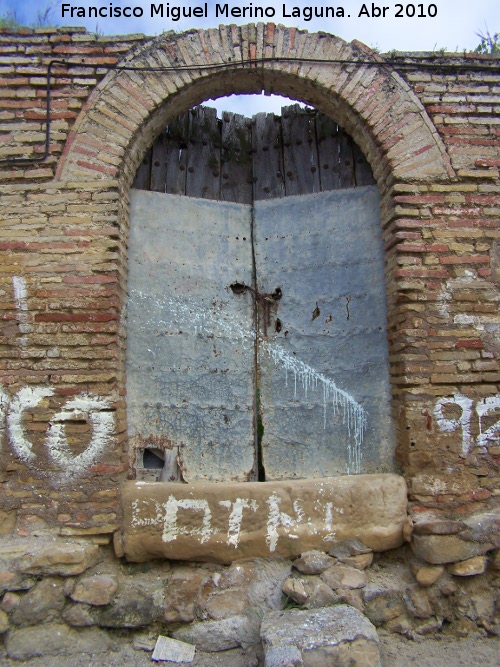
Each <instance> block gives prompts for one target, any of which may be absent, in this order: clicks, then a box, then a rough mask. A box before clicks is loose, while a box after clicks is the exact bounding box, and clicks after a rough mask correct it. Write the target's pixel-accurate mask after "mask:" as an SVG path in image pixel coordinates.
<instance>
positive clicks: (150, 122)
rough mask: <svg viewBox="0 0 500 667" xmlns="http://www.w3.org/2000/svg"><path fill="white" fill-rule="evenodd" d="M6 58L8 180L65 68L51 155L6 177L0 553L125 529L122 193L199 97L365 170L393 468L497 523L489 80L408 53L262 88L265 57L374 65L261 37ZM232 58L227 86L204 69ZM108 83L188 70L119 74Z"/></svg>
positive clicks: (83, 46)
mask: <svg viewBox="0 0 500 667" xmlns="http://www.w3.org/2000/svg"><path fill="white" fill-rule="evenodd" d="M0 51H1V53H0V56H1V57H0V83H1V91H2V92H1V94H2V103H1V106H0V132H1V136H2V144H1V147H0V159H2V160H5V159H7V158H11V157H13V158H26V157H28V158H33V157H40V156H43V154H44V143H45V104H46V95H47V90H46V80H45V77H46V72H47V66H48V63H49V62H50V61H51V60H53V59H60V58H61V59H65V60H66V61H69V62H71V63H72V64H71V66H68V65H67V64H66V65H61V64H53V66H52V73H53V77H52V79H51V86H50V91H51V113H50V118H51V128H50V152H49V156H48V157H47V158H46V159H44V160H43V161H40V162H36V163H19V162H18V163H12V162H11V163H9V164H5V163H2V164H1V165H0V193H1V214H2V216H1V226H0V248H1V250H2V261H1V265H0V269H1V273H0V297H1V298H0V310H1V315H0V317H1V320H0V321H1V324H0V329H1V331H0V351H1V357H0V384H1V387H2V390H1V391H2V393H1V394H0V411H1V413H2V414H1V417H2V418H1V421H0V429H3V431H4V433H3V446H2V450H1V473H0V475H1V481H2V486H3V493H2V498H3V501H2V506H3V514H2V515H1V516H2V518H3V519H4V520H3V528H2V530H3V531H4V532H10V531H11V530H13V529H14V530H15V531H16V532H17V533H19V534H30V533H31V532H33V531H34V530H37V529H39V528H43V527H46V526H47V525H48V526H49V527H51V528H52V527H54V526H57V527H58V529H59V530H60V531H61V532H62V533H63V534H96V533H97V534H98V533H102V534H108V533H111V532H113V531H114V530H115V528H116V527H117V525H118V524H119V521H120V510H119V503H118V488H119V484H120V481H121V480H123V479H124V478H125V477H126V475H127V471H128V466H129V460H128V451H127V442H126V419H125V417H126V406H125V396H124V386H125V385H124V364H123V360H124V351H125V331H124V328H123V327H122V326H121V315H122V309H123V306H124V303H125V294H126V266H127V252H126V244H127V225H128V214H127V211H128V208H127V206H128V205H127V193H128V188H129V186H130V183H131V181H132V178H133V176H134V174H135V171H136V168H137V165H138V164H139V163H140V160H141V159H142V156H143V154H144V151H145V150H146V148H147V147H148V145H150V144H151V142H152V139H153V137H154V136H155V134H156V133H157V132H158V130H159V128H160V127H161V125H162V123H164V122H166V121H167V120H168V119H169V118H173V117H174V116H175V115H176V114H178V113H179V112H181V111H184V110H185V109H186V108H189V107H190V106H191V105H193V104H196V103H198V102H200V101H202V100H203V99H206V98H207V97H212V96H216V95H220V94H224V93H229V92H257V91H260V90H262V88H264V89H266V90H267V91H268V92H272V91H275V92H278V93H283V94H288V95H291V96H296V97H299V98H301V99H305V100H307V101H309V102H310V103H312V104H314V105H315V106H317V107H318V108H319V109H320V110H322V111H323V112H325V113H327V114H329V115H330V116H332V117H333V118H334V119H335V120H338V122H339V123H340V124H341V125H342V126H343V127H344V128H345V129H346V130H347V131H348V132H350V133H351V134H352V136H353V137H354V139H355V140H356V141H357V143H358V144H359V146H360V147H361V148H362V150H363V151H364V153H365V154H366V156H367V157H368V159H369V161H370V163H371V165H372V167H373V170H374V174H375V177H376V179H377V182H378V184H379V188H380V190H381V194H382V202H383V203H382V209H381V219H382V224H383V229H384V232H383V233H384V239H385V243H386V248H387V273H386V276H387V278H386V281H387V300H388V309H389V323H388V335H389V340H390V346H391V359H390V361H391V377H392V387H393V406H394V416H395V420H396V424H397V429H398V443H399V444H398V450H397V458H398V461H399V463H400V465H401V467H402V470H403V471H404V472H405V474H406V476H407V479H408V480H409V482H410V493H411V496H410V498H411V499H412V501H413V510H414V512H415V513H418V512H419V511H425V512H428V511H429V509H433V511H440V510H442V511H444V512H446V513H448V514H453V513H459V512H462V513H463V512H466V513H469V512H472V511H476V510H477V509H478V508H479V509H480V508H481V507H485V506H488V505H489V504H491V503H494V501H495V494H496V493H498V486H499V485H498V482H499V473H498V468H499V464H500V447H499V443H498V437H499V435H500V428H498V429H497V428H496V424H497V423H498V420H499V419H500V393H499V384H500V369H499V364H498V354H499V343H498V340H499V337H498V327H500V318H499V314H498V299H499V292H498V281H499V276H500V267H499V261H500V250H499V240H498V237H499V224H498V219H499V212H500V206H499V201H500V185H499V170H498V168H499V166H500V152H499V148H498V147H499V143H500V138H499V132H500V121H499V115H498V104H499V100H500V74H499V68H498V59H494V58H492V57H480V56H474V57H470V56H465V55H450V56H447V57H436V56H432V57H431V56H430V55H429V54H402V55H400V56H398V57H397V58H395V59H393V60H391V65H392V67H387V66H383V65H382V64H381V65H380V66H377V67H374V66H373V65H370V64H366V65H359V66H355V65H352V64H349V63H346V64H331V65H329V66H328V67H325V65H321V64H311V63H304V64H297V63H290V62H282V63H278V62H275V63H274V64H273V63H268V64H266V65H265V66H262V67H259V68H257V67H255V62H254V61H255V59H256V58H260V57H263V56H265V57H270V56H274V57H278V58H280V57H281V58H282V57H285V56H288V57H290V56H293V57H296V58H297V57H307V58H313V57H314V58H319V59H342V58H344V59H347V60H352V59H358V60H365V61H366V60H369V61H373V62H375V61H377V60H380V57H379V56H376V55H375V54H373V53H372V52H370V51H369V50H367V49H366V47H364V46H363V45H361V44H359V43H353V44H351V45H347V44H345V43H344V42H342V41H341V40H339V39H337V38H334V37H332V36H328V35H324V34H316V35H308V34H307V33H306V32H303V31H298V30H296V29H286V28H283V27H282V26H273V25H268V26H262V25H261V24H259V25H258V26H243V27H241V28H239V27H236V26H227V27H221V28H220V29H218V30H208V31H190V32H189V33H185V34H183V35H175V34H172V33H166V34H164V35H161V36H160V37H158V38H155V39H148V38H145V37H143V36H141V35H129V36H122V37H106V38H99V39H96V38H95V36H93V35H92V34H89V33H86V32H84V31H81V30H80V29H70V28H61V29H57V30H35V31H22V32H20V33H15V34H6V33H3V34H1V35H0ZM229 58H231V62H232V63H234V68H233V70H231V69H230V68H229V69H228V70H227V71H225V70H220V71H217V72H211V71H210V70H202V69H201V67H202V66H204V65H206V64H207V63H214V62H218V63H220V62H227V61H228V60H229ZM247 59H248V60H250V61H251V62H250V63H246V64H240V65H238V63H242V62H243V61H246V60H247ZM423 60H424V61H425V62H428V61H429V60H430V61H431V62H433V63H434V64H435V65H439V67H436V68H434V69H430V68H429V67H427V66H422V64H421V63H422V62H423ZM117 62H122V63H127V64H128V65H130V66H134V67H137V66H142V67H146V66H149V67H152V66H154V67H159V66H163V67H164V66H168V67H179V65H182V64H187V65H190V64H195V65H198V66H200V69H199V70H194V71H193V70H191V71H183V72H181V71H180V70H177V71H175V70H174V71H170V72H169V73H168V74H165V73H161V74H159V73H152V72H142V73H138V72H133V71H121V72H116V71H112V70H110V66H113V65H114V64H115V63H117ZM410 63H412V64H413V65H414V67H412V68H411V69H409V68H408V65H409V64H410ZM470 65H474V66H475V68H474V69H466V68H467V67H469V66H470ZM450 66H451V67H450ZM459 66H462V67H464V69H460V67H459Z"/></svg>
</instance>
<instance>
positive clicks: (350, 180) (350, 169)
mask: <svg viewBox="0 0 500 667" xmlns="http://www.w3.org/2000/svg"><path fill="white" fill-rule="evenodd" d="M339 164H340V186H339V187H340V188H353V187H354V186H355V185H356V182H355V180H354V157H353V154H352V139H351V137H350V136H349V135H348V134H347V133H346V132H344V130H343V129H342V128H340V127H339Z"/></svg>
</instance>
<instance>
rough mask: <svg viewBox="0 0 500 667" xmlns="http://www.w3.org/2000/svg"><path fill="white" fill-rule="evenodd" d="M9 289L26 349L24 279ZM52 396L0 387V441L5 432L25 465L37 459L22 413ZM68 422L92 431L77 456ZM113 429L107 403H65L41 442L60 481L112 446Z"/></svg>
mask: <svg viewBox="0 0 500 667" xmlns="http://www.w3.org/2000/svg"><path fill="white" fill-rule="evenodd" d="M12 287H13V292H14V301H15V304H16V310H17V313H16V320H17V322H18V323H19V324H20V327H19V328H20V331H21V333H25V334H26V336H24V337H22V338H20V339H18V342H19V343H20V344H21V345H22V346H25V345H27V343H28V342H29V341H28V336H29V332H30V327H29V324H28V320H29V309H28V291H27V287H26V281H25V279H24V278H22V277H20V276H14V277H13V278H12ZM53 395H54V390H53V389H52V388H50V387H43V386H35V387H33V386H29V387H23V388H22V389H20V390H19V391H18V392H17V393H16V394H14V395H13V396H11V395H10V394H9V393H8V392H7V391H6V390H4V389H2V388H1V387H0V438H1V437H2V436H3V434H4V431H6V432H7V438H8V441H9V443H10V445H11V447H12V449H13V450H14V452H15V453H16V455H17V456H18V458H19V459H20V460H21V461H24V462H25V463H29V464H34V462H35V460H36V458H37V456H36V454H35V452H34V451H33V444H32V442H31V441H30V439H29V437H28V432H27V429H26V425H25V423H24V417H25V413H26V412H27V411H29V410H32V409H34V408H36V407H37V406H39V405H40V403H41V402H42V401H43V399H45V398H48V397H50V396H53ZM71 421H78V422H85V423H86V424H88V425H89V427H90V430H91V435H90V441H89V443H88V446H87V447H86V448H85V449H84V451H82V452H80V453H79V454H75V453H74V452H73V451H72V448H71V445H70V443H69V441H68V437H67V434H66V428H65V426H66V424H67V423H68V422H71ZM114 427H115V421H114V413H113V411H112V406H111V403H110V401H109V399H107V398H104V397H101V396H94V395H92V394H88V393H85V392H83V393H81V394H79V395H77V396H74V397H73V398H71V399H69V400H67V401H66V402H65V403H64V404H63V405H62V406H61V408H60V410H59V412H57V413H56V414H54V415H53V416H52V418H51V419H50V421H49V423H48V428H47V432H46V434H45V440H44V445H45V448H46V449H47V453H48V455H49V458H50V459H51V460H52V461H53V462H54V463H55V464H56V465H57V466H58V467H59V468H60V469H61V473H60V479H61V480H64V479H72V478H74V477H76V476H79V475H81V474H83V473H84V472H85V471H86V470H88V468H89V467H90V466H91V465H92V464H94V463H95V462H96V461H97V459H98V458H99V457H100V456H101V455H102V453H103V452H104V450H105V449H106V448H107V446H108V445H109V444H110V443H111V442H112V434H113V432H114Z"/></svg>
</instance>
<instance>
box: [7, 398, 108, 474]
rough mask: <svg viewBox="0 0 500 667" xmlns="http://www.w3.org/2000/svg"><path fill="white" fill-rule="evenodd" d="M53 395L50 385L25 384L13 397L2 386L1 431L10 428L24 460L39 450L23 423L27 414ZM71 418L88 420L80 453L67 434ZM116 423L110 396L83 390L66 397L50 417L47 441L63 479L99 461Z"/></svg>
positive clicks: (14, 445) (14, 446) (16, 449)
mask: <svg viewBox="0 0 500 667" xmlns="http://www.w3.org/2000/svg"><path fill="white" fill-rule="evenodd" d="M53 395H54V390H53V389H51V388H50V387H23V388H22V389H20V390H19V391H18V392H17V393H16V394H15V395H14V396H12V397H10V395H9V394H8V393H7V392H5V391H4V390H1V389H0V435H2V431H4V430H6V431H7V437H8V440H9V442H10V445H11V446H12V449H13V450H14V452H15V453H16V455H17V456H18V458H19V459H20V460H21V461H24V462H25V463H30V464H33V463H34V462H35V459H36V454H35V452H34V451H33V445H32V443H31V441H30V440H29V438H28V434H27V430H26V426H25V425H24V423H23V417H24V414H25V412H26V411H27V410H30V409H33V408H36V407H37V406H38V405H39V404H40V402H41V401H42V400H43V399H44V398H47V397H49V396H53ZM70 421H79V422H82V421H83V422H86V423H88V424H89V426H90V429H91V432H92V433H91V436H90V442H89V444H88V446H87V447H86V448H85V450H84V451H83V452H80V454H77V455H75V454H74V453H73V452H72V449H71V445H70V443H69V441H68V438H67V436H66V429H65V424H66V423H68V422H70ZM114 427H115V421H114V413H113V412H112V411H111V403H110V401H109V399H107V398H103V397H100V396H93V395H91V394H86V393H82V394H79V395H78V396H74V397H73V398H71V399H70V400H68V401H66V402H65V403H64V404H63V405H62V406H61V409H60V410H59V412H57V413H56V414H55V415H53V417H52V418H51V419H50V421H49V425H48V429H47V432H46V437H45V441H44V445H45V447H46V449H47V453H48V455H49V457H50V459H51V460H52V461H53V462H54V463H55V464H56V465H57V466H59V467H60V468H61V474H60V477H61V479H62V480H64V479H68V480H69V479H73V478H74V477H77V476H79V475H82V474H83V473H84V472H85V471H86V470H88V468H89V467H90V466H91V465H93V464H94V463H96V462H97V460H98V459H99V457H100V456H101V455H102V453H103V452H104V450H105V449H106V448H107V447H108V445H110V444H111V442H112V436H113V431H114Z"/></svg>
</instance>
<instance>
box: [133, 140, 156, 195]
mask: <svg viewBox="0 0 500 667" xmlns="http://www.w3.org/2000/svg"><path fill="white" fill-rule="evenodd" d="M152 152H153V149H152V148H150V149H149V150H148V151H147V153H146V155H145V156H144V157H143V159H142V162H141V164H140V165H139V168H138V169H137V172H136V174H135V179H134V182H133V184H132V187H133V188H136V190H149V188H150V183H151V155H152Z"/></svg>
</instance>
